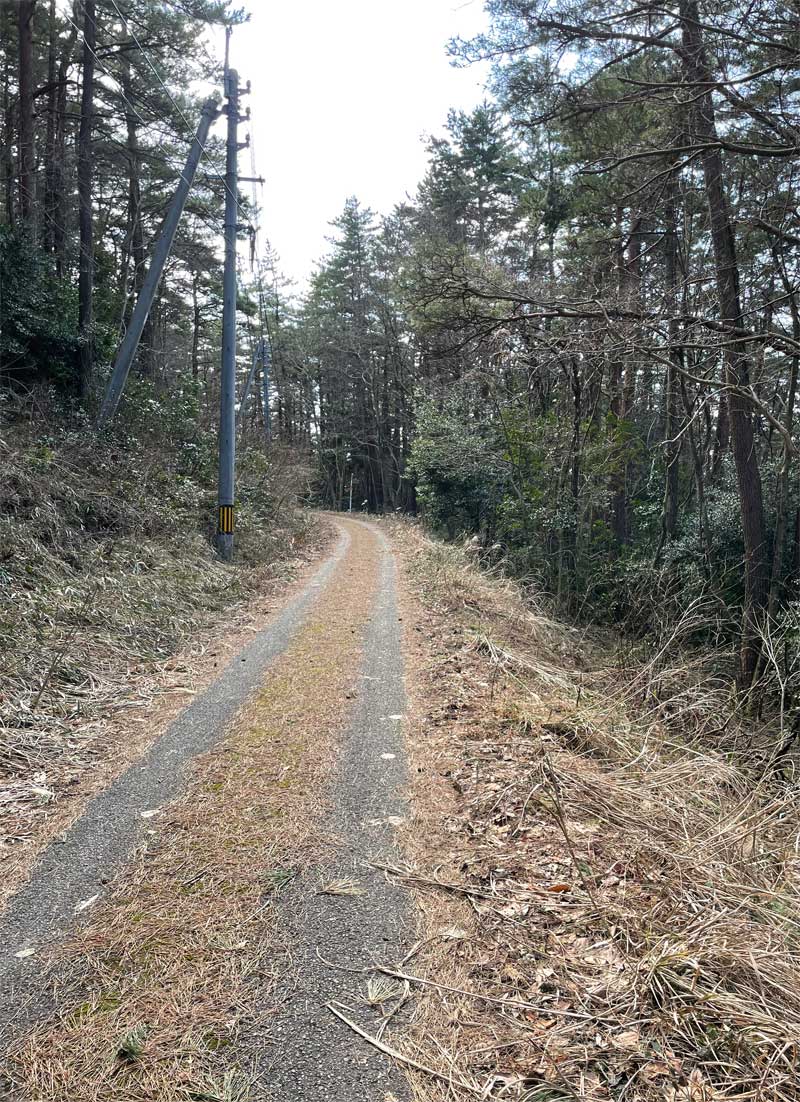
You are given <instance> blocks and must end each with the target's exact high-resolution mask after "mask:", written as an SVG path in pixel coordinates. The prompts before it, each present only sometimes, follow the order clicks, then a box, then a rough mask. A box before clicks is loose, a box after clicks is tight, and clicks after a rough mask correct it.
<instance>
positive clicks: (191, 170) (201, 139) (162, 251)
mask: <svg viewBox="0 0 800 1102" xmlns="http://www.w3.org/2000/svg"><path fill="white" fill-rule="evenodd" d="M217 114H218V112H217V100H216V99H209V100H206V102H205V103H204V104H203V113H202V116H201V118H200V125H199V126H198V128H197V134H196V135H195V139H194V141H193V142H192V147H191V149H190V150H189V156H188V158H187V161H186V167H185V168H184V170H183V174H182V175H181V178H180V180H179V181H178V186H177V188H176V190H175V195H174V198H173V200H172V205H171V206H170V208H169V211H168V212H167V217H166V218H165V219H164V224H163V226H162V227H161V233H160V234H159V238H158V241H157V243H156V247H155V250H154V252H153V259H152V262H151V264H150V269H149V271H148V273H147V275H146V276H145V278H144V283H143V284H142V289H141V291H140V292H139V298H138V299H137V300H136V306H135V307H134V310H133V316H132V317H131V320H130V322H129V324H128V328H127V330H126V332H125V336H124V338H123V340H122V344H120V346H119V350H118V351H117V358H116V360H115V361H114V370H113V371H112V373H111V378H110V380H109V383H108V386H107V388H106V392H105V395H104V396H103V403H102V405H101V406H100V413H99V414H98V417H97V427H98V428H100V429H101V428H103V426H104V425H106V424H107V423H108V422H109V421H110V420H111V419H112V417H113V416H114V414H115V413H116V412H117V406H118V405H119V401H120V398H121V397H122V392H123V390H124V389H125V383H126V382H127V379H128V373H129V372H130V369H131V364H132V363H133V357H134V356H135V355H136V349H137V348H138V347H139V341H140V339H141V336H142V331H143V330H144V326H145V322H146V321H147V317H148V315H149V313H150V310H151V308H152V306H153V300H154V299H155V297H156V291H157V290H158V284H159V282H160V280H161V275H162V273H163V271H164V265H165V264H166V262H167V257H168V256H169V254H170V251H171V249H172V242H173V241H174V239H175V231H176V230H177V228H178V223H179V222H180V220H181V215H182V214H183V208H184V207H185V205H186V197H187V195H188V194H189V188H190V187H191V186H192V181H193V180H194V177H195V173H196V172H197V166H198V164H199V163H200V157H201V156H202V154H203V150H204V147H205V144H206V141H207V139H208V132H209V130H210V129H211V124H212V122H213V121H214V119H216V117H217ZM234 233H235V230H234Z"/></svg>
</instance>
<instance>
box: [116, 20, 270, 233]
mask: <svg viewBox="0 0 800 1102" xmlns="http://www.w3.org/2000/svg"><path fill="white" fill-rule="evenodd" d="M111 4H112V6H113V8H114V11H115V12H116V13H117V15H118V16H119V17H120V19H121V20H122V22H123V23H124V24H125V26H126V27H127V29H128V33H129V34H130V36H131V38H132V39H133V41H134V42H135V43H136V46H137V48H138V50H139V52H140V53H141V55H142V57H143V58H144V59H145V61H146V62H147V64H148V65H149V66H150V69H151V70H152V72H153V75H154V76H155V78H156V80H157V81H158V83H159V84H160V85H161V87H162V88H163V89H164V92H165V93H166V95H167V98H168V99H169V101H170V103H171V104H172V106H173V107H174V108H175V110H176V111H177V112H178V114H179V115H180V116H181V118H182V119H183V121H184V122H185V123H186V125H187V126H188V127H189V129H190V131H191V130H192V129H193V128H194V124H193V123H192V122H191V120H190V119H188V118H187V117H186V114H185V113H184V111H183V108H182V107H181V105H180V104H179V103H178V101H177V100H176V99H175V97H174V96H173V94H172V92H171V91H170V90H169V88H168V87H167V85H166V83H165V82H164V80H163V78H162V76H161V74H160V73H159V71H158V69H157V68H156V67H155V65H154V63H153V61H152V59H151V57H150V54H149V53H148V51H147V50H146V48H145V47H144V46H143V45H142V44H141V42H140V41H139V39H138V38H137V37H136V32H135V31H134V30H133V28H132V27H130V25H129V20H128V17H127V16H125V15H123V13H122V12H121V11H120V10H119V6H118V5H117V0H111ZM200 148H201V149H202V151H203V154H204V156H205V157H206V158H207V160H208V163H209V165H210V167H211V169H212V171H213V172H214V175H215V176H216V177H217V178H218V179H219V180H220V182H221V183H222V185H223V186H224V188H225V190H226V192H228V193H229V194H230V196H231V198H232V199H233V201H234V202H235V203H236V209H237V210H238V211H239V213H240V214H241V216H242V218H243V219H244V220H245V221H246V222H247V223H248V225H250V226H251V227H252V223H251V221H250V219H249V218H248V216H247V212H246V211H245V210H244V208H243V207H242V205H241V203H240V202H239V196H238V195H234V194H233V192H232V191H231V189H230V187H229V185H228V181H227V180H226V179H225V176H224V175H223V174H222V172H220V169H219V165H218V164H217V163H216V162H215V161H214V160H213V159H212V157H211V154H210V153H209V151H208V149H207V147H206V146H205V145H203V144H202V142H201V143H200Z"/></svg>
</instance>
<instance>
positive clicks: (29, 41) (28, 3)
mask: <svg viewBox="0 0 800 1102" xmlns="http://www.w3.org/2000/svg"><path fill="white" fill-rule="evenodd" d="M35 10H36V0H19V8H18V11H17V26H18V29H19V53H18V58H19V124H18V135H19V170H18V175H17V182H18V185H19V210H20V215H21V216H22V221H23V222H24V223H25V225H26V227H27V228H28V229H29V230H30V232H31V233H32V234H33V233H34V232H35V223H34V219H35V217H36V140H35V133H34V127H33V83H34V76H33V16H34V12H35Z"/></svg>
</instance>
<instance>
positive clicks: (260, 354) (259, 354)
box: [236, 337, 264, 427]
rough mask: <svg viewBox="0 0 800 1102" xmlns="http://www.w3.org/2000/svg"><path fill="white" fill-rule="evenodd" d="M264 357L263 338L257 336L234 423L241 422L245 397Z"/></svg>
mask: <svg viewBox="0 0 800 1102" xmlns="http://www.w3.org/2000/svg"><path fill="white" fill-rule="evenodd" d="M263 359H264V338H263V337H259V339H258V340H257V341H256V343H255V347H254V348H253V362H252V364H251V365H250V370H249V372H248V373H247V379H246V380H245V384H244V387H243V388H242V393H241V394H240V395H239V408H238V409H237V410H236V425H237V427H238V426H239V425H240V424H241V422H242V418H243V417H244V414H245V408H244V407H245V406H246V405H247V399H248V398H249V397H250V388H251V387H252V385H253V380H254V379H255V377H256V368H257V367H258V365H259V364H260V363H261V361H262V360H263Z"/></svg>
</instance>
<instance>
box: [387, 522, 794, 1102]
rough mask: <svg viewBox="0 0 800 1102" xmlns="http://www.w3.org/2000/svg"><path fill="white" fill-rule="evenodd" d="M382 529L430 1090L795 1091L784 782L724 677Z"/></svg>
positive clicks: (592, 1094)
mask: <svg viewBox="0 0 800 1102" xmlns="http://www.w3.org/2000/svg"><path fill="white" fill-rule="evenodd" d="M394 532H395V539H396V542H397V543H398V544H399V545H400V546H401V547H402V548H403V556H402V557H403V560H404V563H405V570H404V577H405V594H406V595H405V603H406V608H405V621H406V627H407V633H406V642H407V649H408V665H409V687H410V695H411V697H412V706H413V711H414V713H415V715H414V716H413V717H412V721H411V723H410V727H409V734H408V737H409V743H410V744H409V750H410V769H411V776H412V779H413V780H414V783H413V787H412V793H411V795H412V799H413V803H414V806H415V809H416V819H415V822H414V824H413V826H412V829H411V830H410V831H409V832H408V834H407V837H406V852H407V855H408V867H407V869H406V870H405V875H403V876H401V877H400V878H399V879H400V880H401V881H402V882H404V883H407V884H408V885H411V886H412V887H414V888H415V889H416V892H417V893H418V902H419V906H420V909H421V912H422V913H423V915H424V921H423V925H422V928H421V930H420V937H421V938H422V939H423V942H422V947H421V949H420V952H419V954H418V955H417V956H416V957H415V958H414V959H412V960H410V961H408V963H407V964H406V965H405V966H404V967H403V968H402V969H400V970H398V971H402V972H403V973H405V974H407V975H413V976H414V977H415V979H414V980H411V981H410V982H411V985H412V987H413V988H414V991H415V997H416V1008H417V1009H416V1015H415V1019H414V1023H413V1026H412V1029H411V1032H410V1036H409V1038H408V1048H407V1051H408V1052H409V1053H411V1054H413V1055H414V1056H415V1057H416V1058H417V1059H418V1060H419V1061H420V1062H421V1063H424V1064H426V1065H427V1066H429V1067H431V1068H433V1069H435V1070H438V1071H440V1072H441V1073H442V1075H443V1079H441V1080H437V1079H435V1078H433V1077H431V1076H428V1075H419V1074H417V1075H416V1079H415V1087H416V1090H417V1097H418V1098H419V1099H420V1102H423V1100H424V1102H445V1099H447V1100H448V1102H454V1100H455V1099H464V1100H466V1099H468V1098H478V1097H479V1098H492V1099H503V1100H505V1099H520V1098H524V1099H525V1100H526V1102H562V1100H563V1102H567V1100H569V1099H573V1098H581V1099H591V1100H596V1102H604V1100H606V1099H620V1098H624V1099H625V1100H626V1102H633V1100H653V1102H655V1100H657V1099H658V1100H664V1099H668V1100H674V1102H710V1100H711V1099H723V1098H724V1099H728V1098H730V1099H733V1098H737V1099H746V1098H752V1099H764V1100H766V1099H789V1098H792V1099H794V1098H797V1096H798V1092H797V1083H798V1046H799V1045H800V998H799V997H798V991H799V990H800V893H799V892H798V857H797V848H796V840H797V838H798V836H800V812H798V801H797V789H796V786H795V785H790V784H785V783H783V782H781V781H779V780H778V779H776V777H775V775H774V774H772V775H770V773H769V772H768V771H767V772H766V773H765V772H764V771H763V761H762V763H761V765H760V766H759V764H758V760H757V759H756V756H755V755H753V754H752V752H748V750H747V746H748V737H747V736H748V733H749V732H748V730H747V728H746V727H744V726H743V725H737V721H736V720H735V718H734V717H732V716H731V715H730V711H729V708H728V707H726V701H725V699H724V697H723V696H722V695H721V693H720V689H719V684H718V682H716V681H715V680H714V678H713V677H712V678H709V679H706V678H704V677H702V676H698V673H697V670H693V669H692V667H691V665H690V664H689V665H684V664H682V663H681V662H676V660H675V656H674V655H660V656H654V657H653V658H652V659H651V661H650V662H641V663H639V664H637V665H633V664H631V663H630V662H627V663H625V664H623V663H621V661H620V657H619V654H617V653H616V652H615V650H614V646H613V642H614V641H613V640H609V639H597V640H595V641H594V642H593V643H592V642H590V641H588V640H586V639H584V638H582V637H581V636H580V634H579V633H578V632H575V631H572V630H571V629H569V628H567V627H565V626H564V625H559V624H556V623H553V622H551V621H550V620H548V618H547V617H546V616H544V615H542V614H541V612H540V611H539V610H537V609H536V608H535V607H533V606H532V605H531V604H530V601H526V600H524V599H523V595H522V594H521V592H520V590H519V589H518V588H517V587H516V586H514V585H513V584H511V583H509V582H508V581H506V580H504V579H503V578H502V577H500V576H491V575H487V574H486V573H483V572H482V571H480V570H479V569H477V567H476V564H475V562H474V559H473V560H470V559H469V557H468V556H467V555H465V554H464V553H462V552H461V551H460V550H459V549H458V548H455V547H452V546H445V545H443V544H441V543H438V542H435V541H431V540H428V539H426V538H425V537H424V536H423V535H422V533H421V531H420V530H419V529H418V528H414V527H412V526H409V525H397V526H395V529H394ZM726 720H728V722H727V723H726V722H725V721H726ZM430 984H433V985H434V986H430ZM435 985H441V986H435ZM483 1092H485V1093H483Z"/></svg>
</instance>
